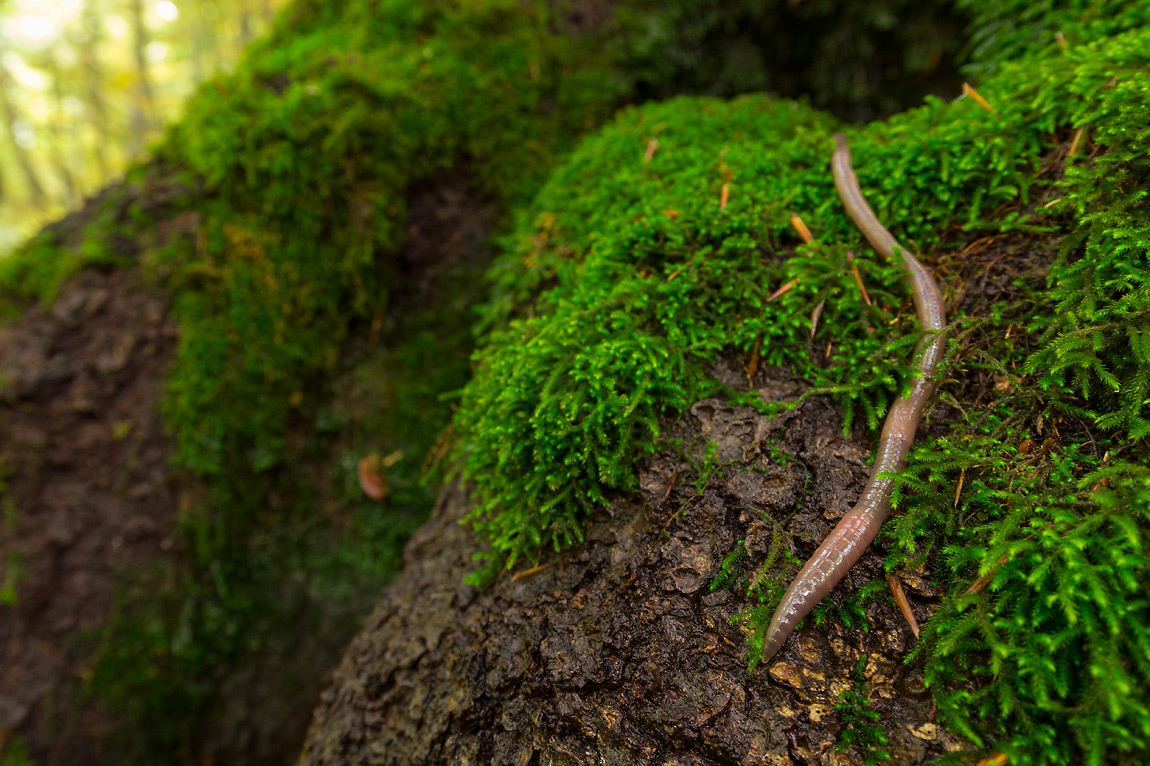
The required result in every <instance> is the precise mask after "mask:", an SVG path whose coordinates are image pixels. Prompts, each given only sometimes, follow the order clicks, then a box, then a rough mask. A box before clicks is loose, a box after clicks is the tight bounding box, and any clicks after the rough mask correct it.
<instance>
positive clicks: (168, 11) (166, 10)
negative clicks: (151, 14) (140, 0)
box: [156, 0, 180, 21]
mask: <svg viewBox="0 0 1150 766" xmlns="http://www.w3.org/2000/svg"><path fill="white" fill-rule="evenodd" d="M156 15H157V16H159V17H160V18H161V19H163V20H164V21H175V20H176V19H178V18H180V9H179V8H177V7H176V4H175V3H173V2H171V0H161V2H159V3H156Z"/></svg>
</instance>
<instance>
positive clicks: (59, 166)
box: [43, 50, 80, 206]
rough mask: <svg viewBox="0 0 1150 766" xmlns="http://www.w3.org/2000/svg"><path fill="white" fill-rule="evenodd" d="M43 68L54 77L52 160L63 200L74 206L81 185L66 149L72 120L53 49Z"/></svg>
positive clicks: (61, 73) (45, 59) (48, 54)
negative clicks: (73, 171)
mask: <svg viewBox="0 0 1150 766" xmlns="http://www.w3.org/2000/svg"><path fill="white" fill-rule="evenodd" d="M43 68H44V69H45V70H46V71H47V72H48V76H49V77H51V78H52V109H53V115H52V120H51V121H50V122H49V125H50V128H49V129H50V130H51V132H52V160H53V162H54V164H55V166H56V175H58V176H59V177H60V182H61V184H62V186H63V191H64V199H63V200H62V202H63V203H64V204H65V205H68V206H72V205H75V204H76V203H77V202H78V201H79V199H80V186H79V184H78V183H77V182H76V176H75V175H74V174H73V173H72V168H71V167H70V165H71V159H70V157H69V152H68V151H67V149H66V147H67V146H68V145H69V143H70V142H71V138H70V136H68V130H66V129H65V126H67V127H68V128H69V129H70V128H71V127H72V125H71V123H72V121H71V120H70V119H69V118H68V116H67V115H66V114H65V113H64V74H63V72H61V70H60V62H59V61H58V60H57V58H56V55H55V53H54V52H52V51H51V50H49V51H48V53H47V54H46V56H45V58H44V62H43Z"/></svg>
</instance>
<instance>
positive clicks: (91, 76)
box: [77, 0, 110, 179]
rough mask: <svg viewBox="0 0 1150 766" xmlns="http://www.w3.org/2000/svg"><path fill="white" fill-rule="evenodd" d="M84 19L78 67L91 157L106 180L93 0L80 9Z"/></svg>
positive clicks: (105, 111)
mask: <svg viewBox="0 0 1150 766" xmlns="http://www.w3.org/2000/svg"><path fill="white" fill-rule="evenodd" d="M81 14H82V18H83V27H84V36H83V38H82V39H81V40H79V41H78V43H77V45H78V47H79V53H80V68H81V69H83V70H84V100H85V102H86V103H87V107H88V113H89V119H90V120H91V121H92V127H93V128H94V129H95V132H96V136H95V141H93V142H92V156H93V157H94V158H95V160H96V166H97V168H98V169H99V171H100V178H101V179H106V178H107V177H108V175H109V169H108V155H107V153H106V152H105V150H104V147H105V145H106V144H107V143H109V138H110V137H109V135H108V107H107V105H106V104H105V103H104V91H103V88H104V75H103V71H102V67H101V66H100V52H99V47H100V38H101V36H102V35H101V34H100V23H101V21H100V19H101V16H100V12H99V10H98V9H97V8H96V0H84V7H83V10H82V11H81Z"/></svg>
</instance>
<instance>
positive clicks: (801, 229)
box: [791, 213, 815, 245]
mask: <svg viewBox="0 0 1150 766" xmlns="http://www.w3.org/2000/svg"><path fill="white" fill-rule="evenodd" d="M791 226H794V227H795V231H797V232H798V233H799V237H801V238H802V240H803V242H805V243H806V244H808V245H809V244H810V243H812V242H814V241H815V238H814V237H812V236H811V230H810V229H808V228H807V225H806V224H805V223H803V219H802V218H799V216H798V214H796V213H791Z"/></svg>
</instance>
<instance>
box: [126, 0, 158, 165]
mask: <svg viewBox="0 0 1150 766" xmlns="http://www.w3.org/2000/svg"><path fill="white" fill-rule="evenodd" d="M128 13H129V14H130V15H131V17H132V52H133V54H134V56H135V59H136V98H135V100H134V102H133V104H132V124H131V136H130V137H129V142H128V145H129V151H130V152H131V154H132V155H136V154H137V153H139V151H140V150H141V149H142V148H143V146H144V142H145V141H146V139H147V134H148V133H149V132H150V131H151V129H152V126H153V124H154V119H155V113H156V99H155V94H154V92H153V90H152V81H151V74H150V73H149V71H148V27H147V25H146V24H145V23H144V3H143V0H131V2H130V3H129V4H128Z"/></svg>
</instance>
